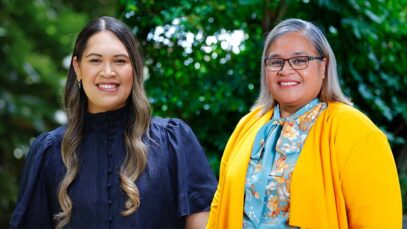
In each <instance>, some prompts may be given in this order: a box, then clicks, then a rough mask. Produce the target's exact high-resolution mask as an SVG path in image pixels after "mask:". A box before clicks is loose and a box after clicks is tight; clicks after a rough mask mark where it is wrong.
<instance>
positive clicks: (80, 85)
mask: <svg viewBox="0 0 407 229" xmlns="http://www.w3.org/2000/svg"><path fill="white" fill-rule="evenodd" d="M78 87H79V90H80V89H81V88H82V80H78Z"/></svg>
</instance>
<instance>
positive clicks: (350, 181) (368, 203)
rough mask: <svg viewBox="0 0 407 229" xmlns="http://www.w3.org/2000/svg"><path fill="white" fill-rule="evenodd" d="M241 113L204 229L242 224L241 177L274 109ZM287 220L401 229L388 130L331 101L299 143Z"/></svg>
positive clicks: (331, 227) (331, 228)
mask: <svg viewBox="0 0 407 229" xmlns="http://www.w3.org/2000/svg"><path fill="white" fill-rule="evenodd" d="M259 112H260V109H256V110H254V111H252V112H250V113H249V114H247V115H246V116H245V117H243V118H242V119H241V120H240V122H239V124H238V125H237V127H236V129H235V131H234V132H233V134H232V136H231V137H230V139H229V141H228V143H227V145H226V148H225V151H224V154H223V157H222V161H221V167H220V178H219V185H218V189H217V191H216V193H215V197H214V199H213V202H212V205H211V211H210V216H209V222H208V226H207V228H221V229H226V228H233V229H235V228H241V227H242V222H243V204H244V203H243V202H244V199H243V198H244V183H245V179H246V170H247V166H248V163H249V159H250V152H251V148H252V145H253V142H254V138H255V136H256V134H257V131H258V130H259V128H260V127H261V126H263V125H264V124H265V123H266V122H267V121H268V120H270V118H271V115H272V111H269V112H268V113H266V114H265V115H263V116H261V117H259V115H258V114H259ZM290 192H291V194H290V195H291V197H290V198H291V199H290V205H291V207H290V219H289V224H290V225H291V226H298V227H301V228H310V229H325V228H327V229H335V228H341V229H343V228H380V229H387V228H397V229H399V228H401V224H402V206H401V193H400V186H399V181H398V175H397V170H396V166H395V163H394V159H393V155H392V152H391V149H390V146H389V144H388V141H387V138H386V136H385V135H384V134H383V133H382V132H381V131H380V130H379V129H378V128H377V127H376V126H375V125H374V124H373V123H372V122H371V121H370V120H369V118H368V117H366V116H365V115H364V114H362V113H361V112H360V111H358V110H356V109H355V108H353V107H351V106H348V105H345V104H343V103H337V102H335V103H329V104H328V107H327V109H325V110H324V111H323V112H322V113H321V114H320V116H319V117H318V118H317V120H316V121H315V123H314V126H313V127H312V128H311V130H310V132H309V134H308V137H307V139H306V141H305V143H304V147H303V149H302V151H301V154H300V157H299V159H298V161H297V164H296V167H295V170H294V173H293V176H292V180H291V187H290Z"/></svg>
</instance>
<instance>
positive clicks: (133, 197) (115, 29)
mask: <svg viewBox="0 0 407 229" xmlns="http://www.w3.org/2000/svg"><path fill="white" fill-rule="evenodd" d="M102 31H110V32H112V33H114V34H115V35H116V36H117V38H118V39H119V40H120V41H121V42H122V43H123V45H124V46H125V47H126V50H127V52H128V54H129V57H130V60H131V64H132V66H133V69H134V80H133V86H132V91H131V95H130V96H129V98H128V106H129V112H130V118H129V125H128V127H127V129H126V133H125V135H124V139H125V144H126V151H127V154H126V158H125V161H124V162H123V165H122V167H121V171H120V179H121V188H122V189H123V191H124V192H125V193H126V195H127V197H128V200H127V201H126V203H125V206H124V211H122V214H123V215H125V216H126V215H130V214H132V213H134V212H135V211H136V210H137V208H138V207H139V205H140V198H139V192H138V189H137V187H136V185H135V180H136V179H137V178H138V177H139V176H140V174H141V173H142V172H143V171H144V168H145V166H146V162H147V156H146V153H147V147H146V145H145V144H144V143H143V141H142V137H143V135H145V134H146V133H147V131H148V127H149V125H150V119H151V111H150V104H149V102H148V99H147V96H146V94H145V91H144V86H143V82H144V79H143V61H142V58H141V55H140V52H139V50H138V45H137V42H136V40H135V38H134V36H133V35H132V33H131V30H130V29H129V27H127V25H126V24H124V23H123V22H121V21H120V20H117V19H115V18H112V17H107V16H103V17H100V18H97V19H95V20H93V21H92V22H90V23H89V24H88V25H86V26H85V27H84V28H83V29H82V31H81V32H80V33H79V35H78V37H77V39H76V42H75V47H74V50H73V54H72V59H71V64H70V67H69V71H68V78H67V82H66V86H65V92H64V108H65V111H66V113H67V116H68V124H67V129H66V132H65V135H64V137H63V140H62V146H61V154H62V160H63V162H64V164H65V166H66V174H65V176H64V178H63V179H62V181H61V183H60V186H59V190H58V200H59V203H60V206H61V210H62V211H61V212H60V213H58V214H57V215H55V217H54V218H55V220H56V226H57V228H62V227H64V226H65V225H66V224H67V223H68V222H69V221H70V217H71V214H72V201H71V199H70V197H69V195H68V192H67V190H68V187H69V185H70V184H71V183H72V182H73V181H74V179H75V177H76V175H77V174H78V171H79V166H78V157H77V154H76V152H77V149H78V146H79V144H80V143H81V141H82V139H83V138H84V120H85V114H86V110H87V103H88V99H87V97H86V94H85V92H84V91H83V89H81V88H80V87H79V86H78V83H77V75H76V74H75V71H74V67H73V59H74V57H76V58H77V60H78V62H80V61H81V58H82V54H83V52H84V50H85V49H86V45H87V41H88V40H89V38H90V37H92V36H93V35H95V34H96V33H99V32H102Z"/></svg>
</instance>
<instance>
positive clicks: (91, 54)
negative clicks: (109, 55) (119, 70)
mask: <svg viewBox="0 0 407 229" xmlns="http://www.w3.org/2000/svg"><path fill="white" fill-rule="evenodd" d="M90 56H97V57H102V56H103V55H101V54H98V53H89V54H88V55H86V56H85V58H86V57H90ZM113 57H126V58H129V56H127V55H126V54H116V55H114V56H113Z"/></svg>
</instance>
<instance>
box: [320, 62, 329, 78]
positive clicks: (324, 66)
mask: <svg viewBox="0 0 407 229" xmlns="http://www.w3.org/2000/svg"><path fill="white" fill-rule="evenodd" d="M327 66H328V59H327V58H325V57H324V59H322V61H321V64H320V68H319V69H320V71H321V72H320V73H321V75H322V79H325V75H326V70H327Z"/></svg>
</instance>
